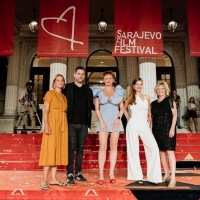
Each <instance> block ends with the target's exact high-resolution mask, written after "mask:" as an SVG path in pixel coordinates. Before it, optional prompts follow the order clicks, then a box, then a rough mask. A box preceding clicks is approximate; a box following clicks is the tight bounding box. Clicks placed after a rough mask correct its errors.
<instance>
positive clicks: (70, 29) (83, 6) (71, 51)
mask: <svg viewBox="0 0 200 200" xmlns="http://www.w3.org/2000/svg"><path fill="white" fill-rule="evenodd" d="M88 7H89V3H88V0H82V1H80V0H51V1H47V0H41V1H40V23H39V32H38V52H37V56H38V57H87V56H88V20H89V9H88Z"/></svg>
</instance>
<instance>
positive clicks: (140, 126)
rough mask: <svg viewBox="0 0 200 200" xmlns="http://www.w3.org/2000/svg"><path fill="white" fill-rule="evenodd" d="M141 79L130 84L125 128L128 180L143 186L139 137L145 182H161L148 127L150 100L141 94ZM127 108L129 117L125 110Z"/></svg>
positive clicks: (159, 169)
mask: <svg viewBox="0 0 200 200" xmlns="http://www.w3.org/2000/svg"><path fill="white" fill-rule="evenodd" d="M142 86H143V81H142V79H141V78H138V79H135V80H133V82H132V86H131V88H130V93H129V96H128V98H127V99H126V101H125V111H124V115H125V116H126V118H127V120H128V123H127V126H126V143H127V156H128V158H127V163H128V175H127V179H128V180H136V181H137V183H139V184H143V181H142V180H143V173H142V169H141V165H140V157H139V137H140V139H141V140H142V142H143V145H144V149H145V155H146V160H147V179H146V180H147V181H149V182H152V183H155V184H158V183H161V182H162V174H161V164H160V157H159V149H158V145H157V143H156V140H155V138H154V136H153V134H152V132H151V129H150V127H149V122H150V121H151V110H150V98H149V96H147V95H144V94H142ZM128 106H129V108H130V110H131V116H129V115H128V113H127V111H126V108H127V107H128Z"/></svg>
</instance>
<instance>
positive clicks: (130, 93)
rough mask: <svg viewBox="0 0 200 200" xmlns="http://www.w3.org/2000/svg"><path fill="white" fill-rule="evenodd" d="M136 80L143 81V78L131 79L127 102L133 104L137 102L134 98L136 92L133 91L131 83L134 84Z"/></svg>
mask: <svg viewBox="0 0 200 200" xmlns="http://www.w3.org/2000/svg"><path fill="white" fill-rule="evenodd" d="M138 81H142V83H143V80H142V79H141V78H136V79H134V80H133V82H132V84H131V86H130V91H129V95H128V98H127V100H128V103H129V104H131V105H133V104H135V105H136V104H137V103H136V98H135V95H136V92H135V89H134V88H133V85H135V84H136V83H137V82H138Z"/></svg>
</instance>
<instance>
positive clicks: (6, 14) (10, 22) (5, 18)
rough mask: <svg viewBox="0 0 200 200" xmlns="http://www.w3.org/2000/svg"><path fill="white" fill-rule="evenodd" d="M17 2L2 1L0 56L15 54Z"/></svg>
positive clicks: (11, 0) (12, 0)
mask: <svg viewBox="0 0 200 200" xmlns="http://www.w3.org/2000/svg"><path fill="white" fill-rule="evenodd" d="M14 13H15V0H6V1H1V12H0V27H1V31H0V56H9V55H12V54H13V43H14Z"/></svg>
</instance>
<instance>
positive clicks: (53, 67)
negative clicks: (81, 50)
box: [49, 58, 67, 90]
mask: <svg viewBox="0 0 200 200" xmlns="http://www.w3.org/2000/svg"><path fill="white" fill-rule="evenodd" d="M66 63H67V61H66V58H52V60H51V64H50V80H49V90H52V82H53V79H54V78H55V76H56V75H57V74H62V75H63V76H64V78H65V80H66V76H67V64H66Z"/></svg>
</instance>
